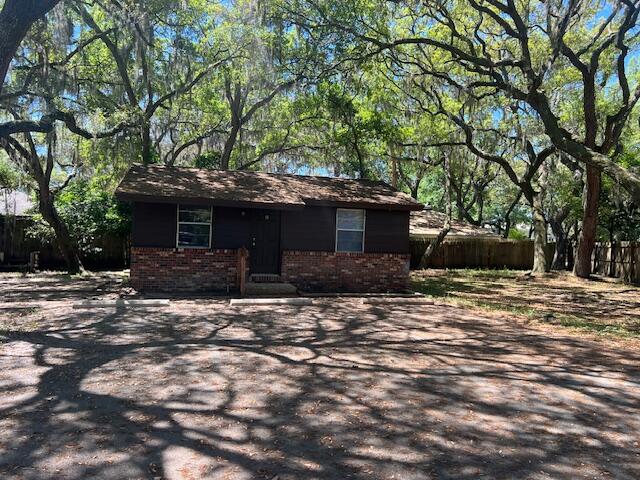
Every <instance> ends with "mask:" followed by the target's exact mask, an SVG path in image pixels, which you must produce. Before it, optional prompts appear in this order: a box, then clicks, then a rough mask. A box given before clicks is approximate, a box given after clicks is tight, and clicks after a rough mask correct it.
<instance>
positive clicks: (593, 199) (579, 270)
mask: <svg viewBox="0 0 640 480" xmlns="http://www.w3.org/2000/svg"><path fill="white" fill-rule="evenodd" d="M601 176H602V173H601V171H600V169H599V168H596V167H594V166H592V165H587V181H586V183H585V186H584V199H583V202H582V205H583V210H584V213H583V216H582V230H581V232H580V237H579V238H578V250H577V252H576V259H575V265H574V268H573V273H574V274H575V275H576V276H578V277H581V278H589V276H590V275H591V255H592V253H593V247H594V246H595V243H596V233H597V228H598V203H599V200H600V187H601Z"/></svg>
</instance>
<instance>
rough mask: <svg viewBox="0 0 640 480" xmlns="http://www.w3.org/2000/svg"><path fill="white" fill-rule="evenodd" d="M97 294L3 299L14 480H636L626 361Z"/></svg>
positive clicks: (356, 322) (464, 319)
mask: <svg viewBox="0 0 640 480" xmlns="http://www.w3.org/2000/svg"><path fill="white" fill-rule="evenodd" d="M0 280H2V279H1V278H0ZM44 280H45V281H43V289H45V290H51V283H50V282H49V281H48V280H50V279H47V278H45V279H44ZM89 283H90V282H89ZM87 285H88V284H87V283H85V282H84V281H82V288H81V286H80V285H78V284H77V283H76V282H72V285H70V287H71V288H69V289H66V290H65V289H63V290H61V291H60V292H57V294H55V295H54V296H53V297H51V298H45V295H43V294H42V293H41V292H38V291H37V289H38V282H37V278H35V279H32V281H31V283H30V288H32V289H34V294H33V297H34V300H33V301H31V302H30V301H28V295H27V293H26V291H25V290H24V288H22V287H20V286H19V285H18V284H16V283H12V282H8V283H4V284H3V293H4V294H6V295H5V296H4V297H3V298H4V299H5V301H0V307H7V306H11V305H14V306H15V305H16V304H21V305H23V306H26V307H29V308H31V310H28V311H25V312H24V314H22V315H21V316H20V317H18V318H17V319H16V317H14V316H7V315H3V313H2V312H3V311H2V310H0V326H2V330H1V331H0V478H7V479H29V480H40V479H49V478H64V479H84V478H107V479H116V478H117V479H120V478H167V479H199V478H216V479H217V478H220V479H269V480H273V479H275V478H278V479H280V480H288V479H301V478H304V479H321V480H324V479H326V480H328V479H336V480H338V479H339V480H343V479H349V478H351V479H370V478H375V479H378V478H379V479H390V478H396V479H407V480H412V479H431V478H433V479H442V478H457V479H458V478H460V479H469V480H470V479H476V478H491V479H511V478H532V479H549V478H554V479H555V478H567V479H569V478H571V479H573V478H600V477H614V478H619V479H636V478H639V477H640V444H639V440H638V439H639V438H640V371H639V368H638V365H639V364H640V354H639V353H638V349H637V346H635V347H633V348H631V342H630V341H626V342H624V343H623V344H622V345H618V344H616V343H615V342H609V343H608V344H607V348H602V343H600V342H593V341H591V340H589V339H585V338H580V337H578V336H576V335H574V334H570V333H568V332H564V333H563V332H558V331H548V330H547V329H539V328H533V327H531V326H523V325H521V324H519V323H518V322H514V321H512V320H510V319H500V318H496V317H498V316H497V315H495V314H493V313H492V314H491V315H488V314H482V313H478V312H477V311H476V312H474V311H472V310H470V309H467V308H456V307H453V306H436V305H426V306H417V305H395V306H394V305H385V306H375V305H363V304H361V303H359V302H358V300H357V299H333V300H326V301H322V302H320V303H319V304H317V305H314V306H310V307H287V306H278V307H267V306H263V307H240V308H232V307H230V306H229V305H228V304H227V303H226V302H224V301H222V300H206V299H198V300H187V299H183V300H175V301H173V302H172V305H171V306H169V307H162V308H154V309H149V310H137V309H129V310H125V309H114V308H101V309H90V310H78V309H73V308H72V302H73V301H75V300H79V299H82V298H83V297H84V295H85V294H86V287H87ZM97 288H100V289H103V287H97ZM107 291H108V292H110V291H111V290H107ZM111 294H112V293H104V296H109V295H111ZM93 295H96V292H93ZM6 298H10V299H13V300H9V301H6ZM24 325H27V326H28V327H26V328H22V327H23V326H24Z"/></svg>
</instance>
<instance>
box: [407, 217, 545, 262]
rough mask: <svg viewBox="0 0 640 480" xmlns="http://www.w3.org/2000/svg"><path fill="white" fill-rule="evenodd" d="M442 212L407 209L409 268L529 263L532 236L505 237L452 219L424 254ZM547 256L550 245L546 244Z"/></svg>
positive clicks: (442, 218) (531, 253)
mask: <svg viewBox="0 0 640 480" xmlns="http://www.w3.org/2000/svg"><path fill="white" fill-rule="evenodd" d="M445 219H446V216H445V214H443V213H440V212H436V211H434V210H430V209H427V210H424V211H422V212H412V213H411V235H410V250H411V268H412V269H421V268H510V269H518V270H526V269H530V268H531V267H532V266H533V241H532V240H507V239H504V238H502V237H501V236H500V235H497V234H495V233H493V232H491V230H488V229H486V228H482V227H477V226H475V225H472V224H470V223H466V222H462V221H459V220H453V221H452V222H451V230H450V231H449V233H448V234H447V236H446V237H445V239H444V241H443V242H442V243H441V244H440V245H439V246H438V248H436V250H435V251H434V252H433V254H432V255H431V256H430V257H429V258H428V259H425V258H424V253H425V251H426V249H427V247H428V245H429V243H430V242H431V241H432V240H433V239H434V238H436V237H437V235H438V232H440V230H442V227H443V226H444V223H445ZM549 255H551V257H550V259H551V258H553V245H550V246H549Z"/></svg>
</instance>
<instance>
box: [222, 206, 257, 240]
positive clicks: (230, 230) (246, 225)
mask: <svg viewBox="0 0 640 480" xmlns="http://www.w3.org/2000/svg"><path fill="white" fill-rule="evenodd" d="M243 213H244V215H243ZM250 242H251V210H249V209H243V208H226V207H214V209H213V248H240V247H247V248H248V247H249V245H250Z"/></svg>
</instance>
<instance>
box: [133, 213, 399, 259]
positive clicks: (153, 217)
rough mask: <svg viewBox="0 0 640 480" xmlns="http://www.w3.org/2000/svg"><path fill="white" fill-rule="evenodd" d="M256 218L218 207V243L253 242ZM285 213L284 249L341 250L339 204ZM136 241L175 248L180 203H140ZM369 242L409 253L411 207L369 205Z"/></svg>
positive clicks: (369, 246) (368, 248)
mask: <svg viewBox="0 0 640 480" xmlns="http://www.w3.org/2000/svg"><path fill="white" fill-rule="evenodd" d="M242 212H245V215H242ZM251 218H252V216H251V210H250V209H242V208H228V207H215V208H214V211H213V245H212V248H226V249H236V248H240V247H242V246H246V247H249V246H250V241H251ZM281 218H282V221H281V240H280V245H281V249H282V250H296V251H321V252H333V251H334V250H335V235H336V209H335V208H332V207H305V208H304V209H302V210H293V211H292V210H283V211H282V217H281ZM132 244H133V246H135V247H165V248H167V247H169V248H172V247H175V245H176V205H175V204H170V203H135V204H134V208H133V235H132ZM364 246H365V252H370V253H408V252H409V212H402V211H387V210H367V218H366V229H365V241H364Z"/></svg>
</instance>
